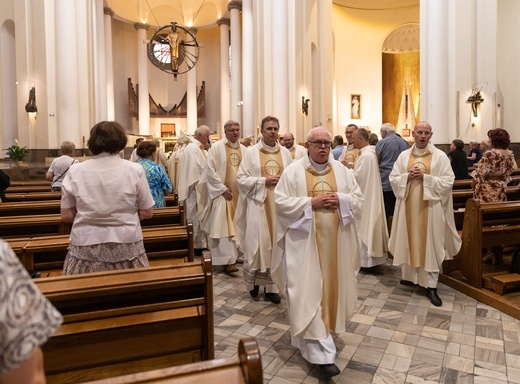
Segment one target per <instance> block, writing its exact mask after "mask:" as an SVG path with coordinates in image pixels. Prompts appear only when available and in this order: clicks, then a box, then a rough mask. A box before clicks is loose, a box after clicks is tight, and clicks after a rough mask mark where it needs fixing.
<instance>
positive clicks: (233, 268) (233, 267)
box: [224, 264, 238, 275]
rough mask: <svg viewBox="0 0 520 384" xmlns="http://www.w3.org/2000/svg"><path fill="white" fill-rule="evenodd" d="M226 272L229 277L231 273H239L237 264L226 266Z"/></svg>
mask: <svg viewBox="0 0 520 384" xmlns="http://www.w3.org/2000/svg"><path fill="white" fill-rule="evenodd" d="M224 272H226V273H227V274H228V275H229V274H231V273H235V272H238V268H237V267H236V265H235V264H228V265H225V266H224Z"/></svg>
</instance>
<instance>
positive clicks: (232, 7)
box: [228, 2, 243, 126]
mask: <svg viewBox="0 0 520 384" xmlns="http://www.w3.org/2000/svg"><path fill="white" fill-rule="evenodd" d="M241 8H242V6H241V4H239V3H233V2H231V3H229V5H228V9H229V12H230V14H231V119H233V120H236V121H238V123H239V124H240V126H242V103H243V101H242V52H241V38H240V9H241Z"/></svg>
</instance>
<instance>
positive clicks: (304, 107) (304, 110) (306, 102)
mask: <svg viewBox="0 0 520 384" xmlns="http://www.w3.org/2000/svg"><path fill="white" fill-rule="evenodd" d="M309 101H311V100H310V99H306V98H305V96H302V113H303V114H305V116H307V115H308V114H309Z"/></svg>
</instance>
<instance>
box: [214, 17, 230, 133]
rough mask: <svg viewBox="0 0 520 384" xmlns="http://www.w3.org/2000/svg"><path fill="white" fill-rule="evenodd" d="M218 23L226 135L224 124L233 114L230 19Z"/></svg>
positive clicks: (223, 120)
mask: <svg viewBox="0 0 520 384" xmlns="http://www.w3.org/2000/svg"><path fill="white" fill-rule="evenodd" d="M217 25H218V26H219V27H220V136H221V137H224V124H225V123H226V121H228V120H229V119H230V116H231V90H230V84H229V81H230V77H229V19H220V20H218V21H217Z"/></svg>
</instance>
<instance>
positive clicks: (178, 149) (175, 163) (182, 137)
mask: <svg viewBox="0 0 520 384" xmlns="http://www.w3.org/2000/svg"><path fill="white" fill-rule="evenodd" d="M189 142H190V137H189V136H188V135H186V133H185V132H184V131H183V130H181V131H180V134H179V138H178V139H177V144H175V147H174V148H173V152H172V154H171V155H170V158H169V159H168V164H167V171H168V177H169V178H170V181H171V182H172V184H173V191H174V193H177V191H178V185H179V171H178V169H179V160H180V159H181V156H182V152H184V149H185V148H186V145H187V144H188V143H189Z"/></svg>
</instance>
